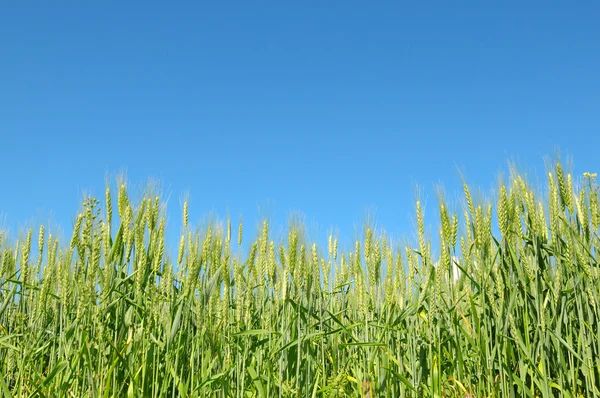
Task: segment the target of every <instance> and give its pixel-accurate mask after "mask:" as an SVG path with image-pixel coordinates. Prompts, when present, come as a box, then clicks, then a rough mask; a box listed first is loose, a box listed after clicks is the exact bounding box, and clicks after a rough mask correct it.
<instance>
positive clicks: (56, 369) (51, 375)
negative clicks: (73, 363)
mask: <svg viewBox="0 0 600 398" xmlns="http://www.w3.org/2000/svg"><path fill="white" fill-rule="evenodd" d="M67 366H69V363H68V362H67V361H62V362H59V363H58V364H56V366H55V367H54V369H52V371H51V372H50V373H49V374H48V376H46V379H45V380H44V381H43V382H42V383H41V384H40V385H39V386H38V387H37V388H36V389H35V390H34V391H33V392H32V393H31V394H30V395H29V398H32V397H35V396H37V395H38V394H39V393H40V392H41V390H42V389H43V388H44V387H46V386H47V385H48V384H50V382H51V381H52V380H53V379H54V378H55V377H56V375H57V374H58V373H60V372H62V371H63V370H64V369H65V368H66V367H67Z"/></svg>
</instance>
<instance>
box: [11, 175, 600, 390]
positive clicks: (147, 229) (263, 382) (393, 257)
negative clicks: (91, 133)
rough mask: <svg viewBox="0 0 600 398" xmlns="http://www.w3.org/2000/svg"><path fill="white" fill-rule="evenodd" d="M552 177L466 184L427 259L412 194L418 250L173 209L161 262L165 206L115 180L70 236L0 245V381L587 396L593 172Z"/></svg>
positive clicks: (594, 346)
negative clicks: (485, 187)
mask: <svg viewBox="0 0 600 398" xmlns="http://www.w3.org/2000/svg"><path fill="white" fill-rule="evenodd" d="M546 188H547V189H546V191H545V192H544V193H543V194H540V193H536V191H535V190H534V189H532V188H531V186H530V185H529V184H528V183H527V182H526V181H525V180H524V179H523V178H521V177H520V176H519V175H518V174H516V173H513V174H512V175H511V177H510V179H509V181H508V183H507V184H505V185H502V186H500V187H499V189H498V192H497V195H495V199H494V200H490V201H486V200H483V199H482V200H481V203H477V201H474V200H473V199H472V195H471V192H470V190H469V188H468V187H467V185H465V186H464V194H465V200H464V206H463V208H464V210H463V211H460V212H458V213H456V214H455V213H453V212H452V211H451V210H450V209H451V207H449V206H448V205H446V204H445V203H444V202H443V201H440V204H439V220H440V221H439V239H438V238H437V237H436V238H435V242H436V243H435V246H436V247H437V246H439V250H438V251H439V253H440V255H439V256H437V255H435V256H434V255H433V254H432V249H431V247H432V242H434V241H433V240H432V238H430V237H428V236H426V234H425V227H424V221H423V217H424V216H423V209H422V207H421V205H420V203H419V202H417V204H416V220H417V236H418V241H417V242H416V243H415V245H414V246H408V247H401V246H399V245H397V244H393V243H392V241H391V239H390V238H389V237H387V236H385V234H383V233H382V232H381V231H377V230H374V229H373V228H371V227H369V226H365V228H364V234H363V235H364V236H363V237H362V238H361V239H360V241H356V242H355V246H354V247H352V249H351V250H349V251H348V252H345V253H342V252H341V250H340V251H339V252H338V240H337V238H336V237H334V236H331V237H330V238H329V242H328V245H327V247H323V248H321V247H318V246H317V245H315V244H313V243H311V242H310V241H309V240H308V237H307V236H306V234H305V233H304V232H303V230H302V227H301V226H300V225H295V226H290V228H289V230H288V232H289V233H288V236H287V237H285V239H282V240H281V241H279V240H276V239H274V238H273V237H272V233H271V231H270V229H269V227H270V226H269V225H268V223H266V222H265V223H264V224H263V226H262V229H261V230H259V231H258V234H257V235H258V236H257V238H256V239H255V240H254V241H253V242H251V243H250V244H248V242H244V243H243V245H242V238H243V236H242V235H243V230H242V225H239V226H236V225H233V226H232V225H231V222H230V221H229V220H226V221H224V222H223V223H222V224H220V223H216V222H215V223H210V224H209V225H207V226H205V227H204V228H203V229H202V231H200V230H194V229H192V228H191V227H190V226H189V225H188V205H187V203H186V204H185V205H184V209H183V213H184V216H183V218H184V222H183V223H184V228H183V231H182V235H181V241H180V245H179V251H178V253H176V254H177V256H176V257H171V256H170V255H169V254H168V253H166V252H165V243H164V236H165V217H166V214H165V208H164V206H162V204H161V201H160V200H159V198H157V197H154V196H150V195H147V196H146V197H144V198H143V199H141V200H139V201H137V202H136V203H132V200H131V199H130V198H128V196H127V192H126V186H125V185H123V184H120V185H119V190H118V194H117V198H116V199H117V200H116V201H115V202H114V203H113V202H112V201H111V192H110V190H108V189H107V191H106V198H105V199H104V201H103V203H101V201H99V200H97V199H93V198H88V199H86V200H85V201H84V204H83V210H82V212H81V214H80V215H79V216H78V217H77V221H76V224H75V227H74V231H73V234H72V238H71V241H70V244H69V243H68V242H65V244H64V245H63V244H61V243H60V242H58V240H57V239H56V238H55V237H54V236H52V234H51V233H50V232H49V231H47V230H46V229H44V227H41V228H40V229H39V231H37V230H36V231H32V230H29V231H28V233H27V234H26V237H24V239H22V240H17V241H15V240H14V239H13V240H9V239H8V237H7V236H6V234H3V235H2V236H1V237H0V248H1V249H0V250H1V251H0V265H1V270H0V299H1V304H0V392H1V393H2V394H3V395H5V396H17V397H22V396H48V397H58V396H65V397H84V396H89V397H112V396H115V397H123V396H128V397H131V396H136V397H137V396H147V397H155V396H156V397H158V396H165V397H204V396H214V397H296V396H301V397H306V396H315V397H337V396H340V397H341V396H355V397H358V396H369V397H375V396H378V397H403V396H411V397H412V396H414V397H420V396H427V397H467V396H469V397H511V396H516V397H554V396H564V397H600V361H599V358H600V333H599V332H600V330H599V322H598V320H599V318H598V316H599V314H598V310H599V306H598V303H599V299H600V288H599V287H600V284H599V281H598V278H599V277H600V268H599V267H598V250H599V243H600V240H599V236H598V230H599V228H598V227H599V225H600V209H599V204H598V187H597V185H596V182H595V175H591V174H588V173H586V174H585V175H584V176H583V178H582V179H581V180H579V179H578V180H577V181H573V178H572V177H571V175H570V174H567V173H566V172H563V169H562V167H561V165H560V164H557V165H556V166H555V167H554V168H553V170H552V172H551V173H549V177H548V183H547V186H546ZM113 205H116V208H117V211H116V212H114V213H115V214H113ZM457 208H460V207H457ZM496 224H497V226H496ZM232 228H233V231H232ZM494 231H498V233H495V232H494ZM232 234H233V235H234V236H233V240H232ZM236 235H237V236H236ZM438 242H439V243H438ZM243 247H249V248H250V250H248V251H247V252H246V251H244V250H243ZM457 274H458V275H457Z"/></svg>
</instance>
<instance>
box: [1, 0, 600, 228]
mask: <svg viewBox="0 0 600 398" xmlns="http://www.w3.org/2000/svg"><path fill="white" fill-rule="evenodd" d="M599 20H600V5H599V3H597V2H576V3H572V2H561V3H558V2H509V1H503V2H488V1H485V2H482V1H478V2H462V1H456V2H404V3H403V2H353V1H344V2H333V1H325V2H324V1H304V2H290V1H280V2H261V1H259V2H227V1H222V2H219V1H211V2H187V3H186V2H181V3H179V4H170V3H167V2H163V3H162V4H158V3H155V2H147V1H145V2H137V1H125V2H96V3H94V4H91V3H90V2H68V3H65V2H61V1H57V2H37V3H33V2H32V3H29V2H9V3H7V4H4V5H3V6H2V12H1V13H0V48H1V50H2V52H1V54H2V55H1V62H0V137H1V138H0V153H1V155H0V159H1V162H2V168H1V170H2V182H3V184H2V190H1V191H2V192H1V193H0V215H1V216H0V217H1V219H0V220H1V221H0V222H1V223H2V224H3V225H4V226H5V227H6V228H9V229H10V230H11V231H12V232H13V233H17V231H18V230H19V228H20V227H23V226H25V227H26V226H29V225H31V224H35V223H38V222H46V221H47V220H51V221H52V223H54V224H55V225H60V226H61V227H63V228H64V229H65V230H66V231H70V228H71V225H72V223H73V219H74V217H75V215H76V211H77V207H78V205H79V204H80V202H81V198H82V196H83V193H84V192H87V193H92V194H95V195H97V196H100V197H102V196H103V191H104V187H105V182H106V178H107V176H108V178H109V180H111V181H114V177H115V176H116V175H117V174H118V173H119V172H123V171H125V172H126V173H127V176H128V179H129V181H130V182H131V183H132V184H133V185H134V186H142V185H144V184H145V182H146V181H147V180H148V178H155V179H158V180H160V181H161V182H162V186H163V188H164V193H165V194H167V195H169V197H170V199H169V206H170V207H169V208H170V211H169V215H170V227H171V229H172V230H174V231H175V233H177V232H178V229H179V215H180V200H181V198H182V195H183V194H184V193H185V192H187V193H189V195H190V204H191V207H190V209H191V220H192V221H199V220H201V219H202V217H203V216H205V215H207V214H208V213H209V212H216V213H218V214H219V215H221V216H225V215H226V214H227V213H228V212H229V213H230V214H231V215H232V218H233V219H234V220H237V219H239V217H240V216H243V218H244V220H246V222H247V223H249V224H250V225H247V230H248V229H250V230H251V229H252V226H253V225H252V224H254V223H256V222H257V220H258V219H259V218H260V217H262V216H266V217H269V218H271V219H273V220H274V221H275V222H276V224H278V225H280V226H285V224H286V222H287V220H288V216H289V214H290V213H291V212H294V211H300V212H302V213H303V214H304V215H305V216H306V220H307V222H308V224H309V225H311V226H315V225H318V230H319V231H320V232H322V233H326V232H327V231H328V230H329V229H330V228H331V227H333V228H337V229H339V231H340V233H341V235H342V236H346V237H348V238H352V237H353V236H354V234H355V231H356V227H357V226H358V225H360V224H361V223H362V222H363V221H364V220H365V219H366V217H367V214H368V213H372V214H374V218H375V220H376V221H377V223H378V224H380V225H382V226H385V227H386V229H387V230H388V231H390V232H391V233H392V234H393V235H405V234H408V235H409V236H410V234H411V232H412V230H413V222H414V216H413V213H414V211H413V209H414V205H413V203H414V199H415V197H416V192H417V191H418V190H417V188H416V187H417V186H420V187H421V192H422V194H423V196H424V197H425V199H426V201H427V203H428V209H429V212H430V213H431V212H432V211H433V210H434V209H435V204H436V196H435V189H434V188H435V186H437V185H439V184H441V185H443V186H444V187H445V190H446V192H447V193H448V196H449V197H450V198H453V197H454V196H457V195H458V194H459V193H460V186H461V180H460V175H459V172H458V170H459V168H460V169H462V170H464V171H465V175H466V177H467V181H468V182H469V183H471V184H473V185H476V186H481V187H482V188H484V190H486V191H487V190H489V189H493V188H494V187H495V186H496V181H497V180H496V179H497V177H498V175H499V173H500V172H505V171H506V166H507V161H508V160H509V159H513V160H516V161H517V162H518V163H519V164H520V165H521V167H522V168H523V169H526V170H528V171H530V172H532V173H537V174H538V175H539V176H541V177H542V178H543V175H544V173H543V172H544V161H543V157H544V156H545V155H553V154H554V153H555V151H556V149H557V148H558V149H560V151H561V153H562V154H563V155H569V156H572V158H573V160H574V166H575V171H576V172H584V171H600V170H599V169H600V167H599V163H598V161H597V159H598V157H597V154H598V148H599V144H600V138H599V136H600V134H599V133H600V130H599V127H600V94H599V93H600V77H599V73H598V71H600V40H598V39H599V38H600V24H598V21H599Z"/></svg>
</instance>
